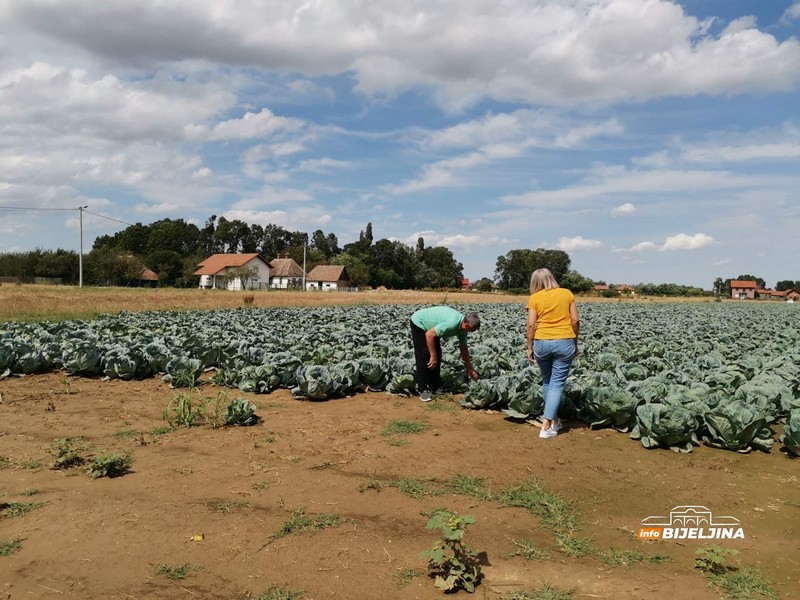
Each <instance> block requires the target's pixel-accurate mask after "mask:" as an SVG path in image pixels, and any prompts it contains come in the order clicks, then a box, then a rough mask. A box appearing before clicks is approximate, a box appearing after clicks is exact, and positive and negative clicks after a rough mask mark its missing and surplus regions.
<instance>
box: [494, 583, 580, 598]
mask: <svg viewBox="0 0 800 600" xmlns="http://www.w3.org/2000/svg"><path fill="white" fill-rule="evenodd" d="M572 598H573V593H572V592H571V591H566V590H559V589H557V588H554V587H552V586H551V585H549V584H548V583H545V584H544V586H543V587H542V589H540V590H536V591H535V592H532V593H529V592H516V593H515V594H513V595H512V596H511V597H510V598H509V599H508V600H572Z"/></svg>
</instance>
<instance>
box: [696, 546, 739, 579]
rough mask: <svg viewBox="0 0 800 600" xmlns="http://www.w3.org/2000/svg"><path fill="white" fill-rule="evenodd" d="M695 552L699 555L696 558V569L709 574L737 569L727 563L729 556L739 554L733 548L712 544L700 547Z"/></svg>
mask: <svg viewBox="0 0 800 600" xmlns="http://www.w3.org/2000/svg"><path fill="white" fill-rule="evenodd" d="M695 554H696V555H697V558H695V559H694V567H695V569H700V570H701V571H702V572H703V573H706V574H709V575H722V574H723V573H727V572H728V571H731V570H734V569H735V567H731V566H730V565H728V564H727V560H728V557H729V556H736V555H737V554H739V551H738V550H733V549H732V548H721V547H720V546H717V545H715V544H712V545H710V546H706V547H705V548H700V550H698V551H697V552H695Z"/></svg>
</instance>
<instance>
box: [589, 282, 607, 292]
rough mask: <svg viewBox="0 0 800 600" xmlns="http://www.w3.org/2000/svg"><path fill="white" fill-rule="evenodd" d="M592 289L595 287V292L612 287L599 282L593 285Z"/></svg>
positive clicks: (604, 290) (605, 290)
mask: <svg viewBox="0 0 800 600" xmlns="http://www.w3.org/2000/svg"><path fill="white" fill-rule="evenodd" d="M592 289H593V290H594V291H595V292H607V291H608V290H610V289H611V288H610V287H608V285H606V284H605V283H598V284H596V285H595V286H593V287H592Z"/></svg>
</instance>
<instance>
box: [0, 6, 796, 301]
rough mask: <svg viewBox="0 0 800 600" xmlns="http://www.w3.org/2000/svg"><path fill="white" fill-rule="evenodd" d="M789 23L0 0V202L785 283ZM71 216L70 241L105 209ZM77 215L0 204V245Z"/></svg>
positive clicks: (102, 229) (791, 271)
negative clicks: (557, 254) (537, 252)
mask: <svg viewBox="0 0 800 600" xmlns="http://www.w3.org/2000/svg"><path fill="white" fill-rule="evenodd" d="M799 31H800V2H797V1H793V0H786V1H782V0H772V1H770V2H755V1H752V2H741V1H731V0H686V1H684V2H669V1H666V0H591V1H590V0H558V1H547V2H545V1H534V0H528V1H523V0H507V1H505V2H502V3H498V2H496V1H495V0H458V1H456V0H448V1H439V2H430V1H426V2H423V1H421V0H419V1H413V0H412V1H409V2H403V3H397V2H386V1H384V0H370V1H366V0H351V1H349V2H340V1H337V0H325V1H321V0H304V1H294V0H280V1H266V0H224V1H222V0H219V1H216V2H196V1H190V0H173V1H172V2H168V3H164V2H156V1H155V0H107V1H104V2H77V1H70V0H61V1H54V0H24V1H23V0H19V1H17V0H0V32H3V33H0V206H22V207H30V208H74V207H77V206H79V205H88V206H89V210H90V211H92V212H93V213H97V214H100V215H105V216H107V217H111V218H114V219H118V220H120V221H124V222H129V223H133V222H137V221H141V222H145V223H146V222H151V221H153V220H156V219H160V218H184V219H186V220H189V221H192V222H195V223H197V224H202V223H203V222H204V221H205V220H206V218H207V217H208V216H209V215H211V214H217V215H225V216H226V217H228V218H239V219H242V220H245V221H248V222H251V223H256V222H257V223H261V224H266V223H269V222H272V223H277V224H280V225H282V226H284V227H287V228H290V229H297V230H303V231H309V232H312V231H314V230H315V229H323V230H324V231H325V232H333V233H336V234H337V236H338V237H339V240H340V242H341V243H346V242H349V241H353V240H354V239H356V238H357V236H358V232H359V230H360V229H362V228H363V227H364V226H365V224H366V223H367V222H368V221H371V222H372V223H373V229H374V233H375V235H376V237H378V238H380V237H388V238H391V239H397V240H402V241H406V242H408V243H411V244H413V243H415V241H416V239H417V237H418V236H420V235H421V236H423V237H424V238H425V240H426V243H427V244H429V245H435V244H443V245H446V246H448V247H449V248H451V249H452V250H453V251H454V253H455V254H456V257H457V258H458V259H459V260H460V261H461V262H462V263H463V264H464V269H465V275H466V276H468V277H470V278H472V279H477V278H478V277H482V276H489V277H491V276H492V275H493V273H494V267H495V262H496V260H497V257H498V256H499V255H502V254H505V253H506V252H508V251H509V250H511V249H514V248H537V247H548V248H560V249H564V250H566V251H567V252H569V254H570V256H571V257H572V263H573V267H574V268H576V269H577V270H578V271H580V272H581V273H583V274H585V275H587V276H589V277H592V278H594V279H602V280H606V281H608V282H613V283H638V282H676V283H683V284H691V285H699V286H702V287H705V288H710V287H711V283H712V281H713V280H714V278H715V277H717V276H722V277H723V278H724V277H732V276H736V275H739V274H744V273H750V274H753V275H758V276H761V277H763V278H765V279H766V280H767V283H768V285H771V286H774V285H775V283H776V281H777V280H779V279H800V267H799V266H798V260H797V258H798V256H800V236H798V232H800V200H799V199H798V195H797V192H796V190H797V189H800V169H798V166H800V165H799V164H798V163H800V118H799V117H798V106H800V95H799V94H798V86H800V42H798V39H797V37H798V32H799ZM84 219H85V220H84V227H85V243H86V245H87V246H90V245H91V242H92V241H93V240H94V238H95V237H96V236H97V235H101V234H107V233H113V232H114V231H117V230H119V229H120V228H123V227H124V226H125V225H123V224H121V223H119V222H116V221H109V220H107V219H103V218H100V217H98V216H95V215H92V214H88V215H85V217H84ZM77 226H78V220H77V213H76V212H75V211H62V212H41V211H35V212H29V213H28V212H20V211H14V212H11V211H0V251H15V250H27V249H32V248H35V247H42V248H55V247H64V248H74V249H77V247H78V232H77ZM268 258H271V257H268Z"/></svg>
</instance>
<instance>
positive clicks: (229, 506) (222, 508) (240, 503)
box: [207, 500, 250, 514]
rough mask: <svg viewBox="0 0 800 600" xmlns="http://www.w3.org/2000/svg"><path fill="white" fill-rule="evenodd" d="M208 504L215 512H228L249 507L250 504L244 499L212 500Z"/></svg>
mask: <svg viewBox="0 0 800 600" xmlns="http://www.w3.org/2000/svg"><path fill="white" fill-rule="evenodd" d="M207 506H208V508H209V510H211V511H213V512H218V513H223V514H228V513H229V512H232V511H234V510H238V509H240V508H248V507H249V506H250V505H249V504H248V503H247V502H245V501H244V500H221V501H219V502H210V503H209V504H208V505H207Z"/></svg>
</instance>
